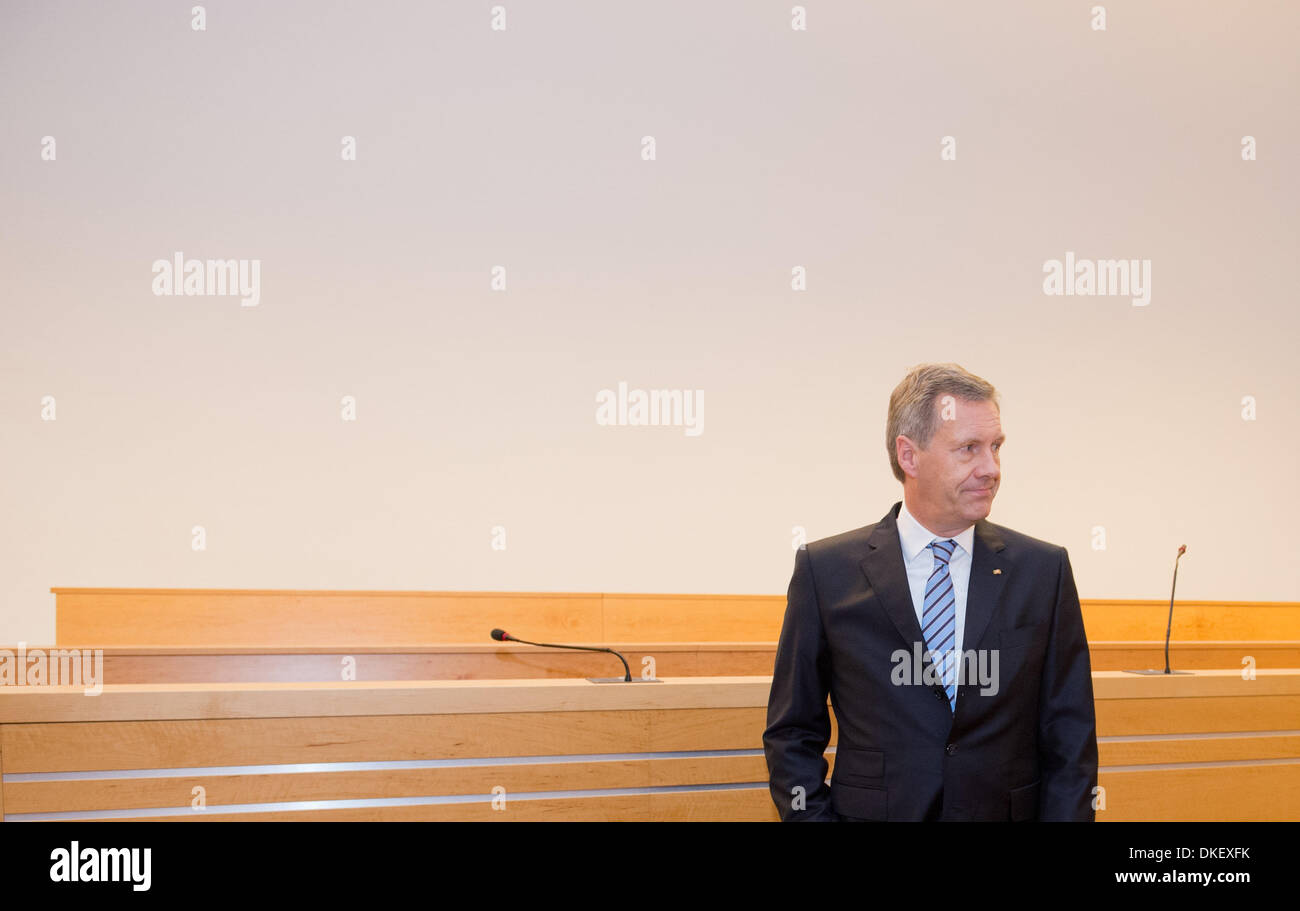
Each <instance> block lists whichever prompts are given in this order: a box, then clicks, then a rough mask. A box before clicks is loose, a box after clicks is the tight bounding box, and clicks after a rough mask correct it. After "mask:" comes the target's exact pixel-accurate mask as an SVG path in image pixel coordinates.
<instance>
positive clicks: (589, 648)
mask: <svg viewBox="0 0 1300 911" xmlns="http://www.w3.org/2000/svg"><path fill="white" fill-rule="evenodd" d="M492 638H493V639H495V640H496V641H497V642H518V643H519V644H520V645H536V646H540V647H541V648H571V649H576V650H577V651H582V652H609V653H610V654H611V655H614V656H615V657H617V658H618V660H619V661H622V662H623V679H622V680H621V681H618V679H617V678H612V679H613V680H615V681H616V682H620V683H632V682H633V680H632V669H631V668H629V667H628V666H627V659H626V658H624V657H623V656H622V655H620V654H619V653H618V652H616V651H614V650H613V649H612V648H599V647H598V646H594V645H555V644H554V643H551V642H529V641H528V640H527V639H516V638H515V637H514V636H512V635H510V634H509V633H507V632H506V631H505V630H503V629H494V630H492ZM593 682H600V683H603V682H605V681H603V680H600V681H593Z"/></svg>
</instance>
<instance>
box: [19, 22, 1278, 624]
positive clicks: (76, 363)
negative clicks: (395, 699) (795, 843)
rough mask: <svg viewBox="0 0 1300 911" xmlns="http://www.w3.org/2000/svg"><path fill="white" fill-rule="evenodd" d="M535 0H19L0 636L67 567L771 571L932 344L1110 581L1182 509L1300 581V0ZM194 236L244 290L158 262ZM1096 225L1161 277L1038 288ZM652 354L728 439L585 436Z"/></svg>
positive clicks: (880, 468)
mask: <svg viewBox="0 0 1300 911" xmlns="http://www.w3.org/2000/svg"><path fill="white" fill-rule="evenodd" d="M505 5H506V7H507V10H508V17H509V18H508V19H507V26H508V27H507V29H506V31H505V32H494V31H492V30H491V29H490V28H489V12H488V11H489V9H490V5H488V4H428V5H425V4H414V3H411V4H364V3H355V4H330V3H324V4H320V3H311V4H307V3H297V4H288V3H277V4H254V3H240V4H215V3H214V4H208V5H207V13H208V21H207V29H206V31H201V32H196V31H193V30H192V29H191V27H190V17H189V13H188V8H189V7H188V6H184V7H175V8H168V7H167V6H166V5H163V4H131V5H124V6H122V7H121V8H119V7H118V6H116V5H109V4H99V3H75V4H74V3H50V4H46V3H35V2H28V3H5V4H4V5H3V7H0V174H2V175H3V179H0V232H2V233H0V267H2V268H0V275H3V301H4V302H3V334H0V640H2V641H10V642H12V641H16V640H19V639H23V640H28V641H33V642H35V641H41V640H48V639H50V638H52V636H53V630H54V615H53V597H52V596H51V595H50V594H49V593H48V589H49V587H50V586H52V585H60V586H177V587H191V586H193V587H293V588H317V587H323V588H382V589H387V588H399V589H494V590H499V589H529V590H533V589H540V590H547V589H550V590H562V591H580V590H590V591H654V592H735V593H755V592H767V593H777V592H784V590H785V586H786V583H787V581H788V578H789V574H790V571H791V568H792V565H793V556H792V552H791V537H792V532H791V529H792V527H794V526H802V527H803V528H805V529H806V530H807V534H808V536H809V538H817V537H822V536H825V535H829V534H833V533H836V532H839V531H842V530H845V529H848V528H853V527H857V526H860V525H864V524H867V523H870V522H874V521H876V520H877V519H878V518H879V517H880V516H881V515H882V514H883V513H884V512H885V511H886V509H887V508H888V507H889V506H890V505H891V504H892V503H893V502H894V501H895V500H896V499H897V498H898V497H899V495H900V490H899V486H898V484H897V483H896V482H895V481H894V479H893V477H892V475H891V474H890V472H889V468H888V463H887V459H886V455H885V451H884V443H883V437H884V432H883V422H884V414H885V406H886V401H887V397H888V394H889V391H890V389H892V387H893V386H894V384H895V383H896V382H897V381H898V380H899V378H900V377H901V376H902V374H903V373H904V372H905V370H906V368H907V367H908V366H910V365H912V364H914V363H917V362H920V361H929V360H943V361H947V360H954V361H957V362H959V363H961V364H963V365H964V366H965V367H967V368H968V369H970V370H972V371H974V372H976V373H979V374H981V375H983V376H985V377H987V378H988V379H990V380H991V381H993V382H994V383H995V384H996V385H997V386H998V387H999V389H1000V391H1001V393H1002V396H1003V425H1004V429H1005V430H1006V432H1007V434H1008V443H1007V446H1006V449H1005V451H1004V458H1003V470H1004V477H1003V483H1002V489H1001V492H1000V494H999V496H998V499H997V502H996V503H995V504H994V510H993V514H992V516H991V518H992V520H993V521H996V522H999V523H1001V524H1005V525H1009V526H1011V527H1013V528H1016V529H1019V530H1021V531H1024V532H1027V533H1029V534H1032V535H1034V536H1036V537H1040V538H1044V539H1046V540H1049V541H1053V542H1056V543H1060V544H1063V545H1066V546H1067V547H1068V548H1069V549H1070V554H1071V559H1072V561H1073V564H1074V568H1075V573H1076V577H1077V579H1078V583H1079V588H1080V591H1081V593H1082V594H1083V595H1084V597H1136V598H1144V597H1149V598H1159V597H1162V596H1164V595H1166V594H1167V592H1168V585H1169V573H1170V570H1171V567H1172V560H1173V555H1174V552H1175V550H1176V548H1177V546H1178V545H1179V544H1182V543H1186V544H1187V545H1188V554H1187V556H1186V557H1185V558H1184V559H1183V564H1182V569H1181V570H1180V592H1181V593H1183V594H1184V595H1186V596H1187V597H1189V598H1192V597H1198V598H1227V599H1237V598H1241V599H1279V600H1296V599H1300V585H1298V583H1297V579H1298V578H1300V574H1298V573H1297V570H1296V567H1297V559H1296V556H1295V553H1296V551H1295V543H1294V541H1293V540H1291V539H1289V538H1288V536H1289V535H1290V533H1291V531H1292V524H1293V523H1292V521H1291V519H1292V517H1293V516H1294V514H1295V513H1296V510H1297V506H1300V480H1298V477H1300V475H1298V472H1297V463H1298V457H1297V453H1300V430H1298V429H1297V414H1300V401H1298V398H1300V393H1298V391H1297V389H1298V386H1300V384H1298V383H1297V367H1296V352H1295V348H1296V343H1297V338H1300V332H1297V329H1300V316H1298V315H1297V293H1296V291H1297V282H1296V277H1295V252H1296V249H1297V241H1298V240H1300V238H1298V237H1297V216H1296V211H1297V202H1300V200H1298V196H1300V194H1298V193H1297V174H1296V168H1295V161H1296V148H1297V144H1298V143H1300V127H1298V126H1297V120H1296V117H1295V111H1296V110H1297V102H1298V101H1300V98H1298V97H1297V96H1298V95H1300V88H1298V87H1300V63H1297V56H1296V54H1295V47H1296V45H1297V40H1298V39H1300V7H1297V6H1295V5H1293V4H1285V3H1247V4H1230V5H1226V6H1225V5H1220V4H1210V3H1180V2H1159V3H1147V4H1140V5H1137V6H1136V7H1134V6H1132V5H1129V4H1110V5H1108V6H1107V9H1108V13H1109V16H1108V21H1107V23H1106V25H1107V27H1106V30H1105V31H1096V30H1094V29H1093V28H1092V27H1091V25H1090V21H1089V19H1090V14H1089V12H1088V8H1089V4H1058V3H1040V2H1024V3H991V4H967V3H957V2H952V3H931V4H925V3H900V4H863V3H857V2H854V3H849V2H839V3H818V4H809V18H808V29H807V31H803V32H799V31H794V30H792V29H791V28H790V24H789V8H790V6H792V5H793V4H777V5H772V4H755V3H743V2H734V3H718V2H689V3H687V2H638V3H600V2H590V3H547V4H533V3H529V4H508V3H507V4H505ZM646 135H652V136H654V137H655V140H656V143H657V148H656V160H654V161H644V160H642V159H641V138H642V137H643V136H646ZM1246 135H1251V136H1254V137H1255V138H1256V141H1257V143H1258V160H1256V161H1243V160H1242V157H1241V151H1240V150H1241V141H1242V137H1243V136H1246ZM45 136H53V137H54V139H55V142H56V153H57V158H56V160H54V161H45V160H42V158H41V148H42V137H45ZM343 136H354V137H356V142H357V152H358V160H356V161H342V160H341V157H340V148H341V146H340V141H341V138H342V137H343ZM944 136H953V137H954V138H955V140H956V148H957V158H956V160H955V161H943V160H941V158H940V142H941V139H942V137H944ZM177 250H179V251H183V252H184V253H185V255H186V256H187V257H194V258H199V259H227V258H245V259H258V260H259V261H260V269H261V271H260V279H261V282H260V302H259V304H258V305H257V306H256V307H241V306H240V304H239V301H238V299H236V298H234V297H219V296H201V297H200V296H195V297H167V296H155V295H154V294H153V293H152V291H151V282H152V280H153V275H152V273H151V264H152V263H153V261H154V260H157V259H169V258H170V257H171V256H172V254H173V252H174V251H177ZM1066 251H1073V253H1074V254H1075V255H1076V256H1077V257H1079V258H1087V259H1093V260H1096V259H1110V258H1128V259H1138V260H1150V261H1151V264H1152V265H1151V296H1150V302H1149V304H1147V305H1146V306H1144V307H1137V306H1133V305H1132V303H1131V302H1130V300H1129V298H1128V297H1115V296H1095V297H1078V296H1072V297H1055V296H1048V295H1046V294H1044V292H1043V288H1042V282H1043V264H1044V262H1045V261H1046V260H1049V259H1061V258H1064V256H1065V254H1066ZM496 265H503V266H505V267H506V269H507V273H506V276H507V290H506V291H503V292H502V291H495V292H494V291H492V290H491V288H490V286H489V282H490V279H491V275H490V270H491V269H492V267H493V266H496ZM795 266H804V267H805V268H806V269H807V290H806V291H801V292H799V291H793V290H791V287H790V282H791V269H792V268H793V267H795ZM621 380H625V381H627V383H628V384H629V386H631V387H634V388H646V389H650V388H669V389H686V390H703V392H704V401H705V409H704V423H703V427H704V432H703V433H702V434H700V435H698V436H688V435H687V434H685V433H684V432H683V428H681V427H608V426H598V425H597V423H596V420H595V397H596V394H597V392H598V391H599V390H601V389H607V388H608V389H614V388H616V387H617V385H618V383H619V381H621ZM345 395H353V396H356V401H357V416H358V419H357V420H356V421H354V422H345V421H343V420H341V419H340V400H341V398H342V397H343V396H345ZM44 396H53V397H54V398H55V400H56V407H57V420H55V421H45V420H42V416H41V409H42V398H43V397H44ZM1244 396H1254V397H1255V398H1256V401H1257V419H1256V420H1255V421H1253V422H1249V421H1244V420H1243V419H1242V417H1241V411H1242V404H1241V402H1242V399H1243V397H1244ZM195 525H202V526H203V527H204V528H205V529H206V534H207V549H206V550H204V551H201V552H196V551H194V550H192V549H191V536H190V530H191V528H192V527H193V526H195ZM496 525H501V526H504V527H505V529H506V545H507V546H506V549H505V550H503V551H502V550H494V549H493V548H492V546H491V545H492V537H491V535H492V528H493V526H496ZM1095 526H1104V528H1105V530H1106V544H1107V547H1106V549H1105V550H1104V551H1097V550H1094V549H1093V547H1092V541H1093V528H1094V527H1095Z"/></svg>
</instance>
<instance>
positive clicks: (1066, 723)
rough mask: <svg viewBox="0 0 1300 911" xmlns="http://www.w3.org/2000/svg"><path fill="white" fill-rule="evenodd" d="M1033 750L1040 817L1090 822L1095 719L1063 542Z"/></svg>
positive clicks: (1071, 574)
mask: <svg viewBox="0 0 1300 911" xmlns="http://www.w3.org/2000/svg"><path fill="white" fill-rule="evenodd" d="M1038 752H1039V757H1038V762H1039V769H1040V772H1041V776H1042V785H1041V790H1040V791H1039V794H1040V797H1039V818H1040V819H1043V820H1077V821H1087V822H1091V821H1093V820H1094V818H1095V816H1096V814H1095V811H1094V810H1093V809H1092V800H1093V788H1094V787H1095V786H1096V784H1097V719H1096V714H1095V709H1094V707H1093V699H1092V663H1091V661H1090V660H1089V657H1088V640H1087V637H1086V636H1085V635H1084V630H1083V612H1082V611H1081V610H1080V608H1079V593H1078V591H1077V590H1076V588H1075V585H1074V572H1073V570H1072V569H1071V568H1070V555H1069V553H1068V552H1067V551H1066V549H1065V548H1064V547H1062V548H1061V567H1060V578H1059V580H1058V582H1057V590H1056V608H1055V610H1054V612H1053V615H1052V622H1051V629H1050V631H1049V634H1048V642H1047V655H1046V658H1045V660H1044V664H1043V677H1042V682H1041V688H1040V690H1039V710H1038Z"/></svg>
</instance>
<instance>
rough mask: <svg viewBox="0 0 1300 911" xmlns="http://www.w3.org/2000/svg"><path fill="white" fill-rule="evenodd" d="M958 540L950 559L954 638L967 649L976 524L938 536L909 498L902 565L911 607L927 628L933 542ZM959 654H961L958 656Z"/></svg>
mask: <svg viewBox="0 0 1300 911" xmlns="http://www.w3.org/2000/svg"><path fill="white" fill-rule="evenodd" d="M949 540H951V541H955V542H957V546H956V548H954V549H953V552H952V557H951V558H949V560H948V576H949V577H950V578H951V579H952V591H953V596H954V597H955V598H956V601H957V629H956V632H955V638H954V639H953V643H954V647H955V648H957V649H958V650H961V649H964V648H965V643H964V640H963V639H962V637H963V636H964V635H965V633H966V591H967V589H968V588H969V587H970V567H971V557H972V556H973V554H974V545H975V526H974V525H970V526H969V527H967V528H966V529H965V530H964V531H962V532H959V533H958V534H956V535H951V536H950V535H936V534H935V533H934V532H932V531H930V530H928V529H927V528H926V527H925V526H924V525H922V524H921V523H920V522H918V521H917V520H916V518H915V517H914V516H913V515H912V514H911V513H910V512H908V511H907V501H906V500H904V501H903V507H902V509H900V510H899V511H898V541H899V544H901V545H902V548H903V565H904V566H906V567H907V585H908V587H909V588H910V589H911V590H912V607H913V609H915V611H916V623H917V625H918V626H920V627H922V628H924V627H925V624H924V623H923V622H922V615H923V614H924V613H925V586H926V583H927V582H929V581H930V576H931V574H932V573H933V572H934V567H935V557H934V551H933V550H931V549H930V542H931V541H949ZM958 657H960V656H958Z"/></svg>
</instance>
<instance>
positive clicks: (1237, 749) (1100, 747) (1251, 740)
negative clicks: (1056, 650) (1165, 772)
mask: <svg viewBox="0 0 1300 911" xmlns="http://www.w3.org/2000/svg"><path fill="white" fill-rule="evenodd" d="M1097 753H1098V756H1099V761H1100V764H1101V765H1103V766H1126V765H1153V764H1157V763H1169V762H1235V761H1239V760H1244V759H1297V758H1300V735H1297V734H1262V735H1251V736H1241V737H1197V736H1196V735H1187V736H1185V737H1178V738H1176V739H1174V738H1171V739H1141V740H1119V741H1104V740H1103V741H1101V742H1099V743H1098V744H1097Z"/></svg>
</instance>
